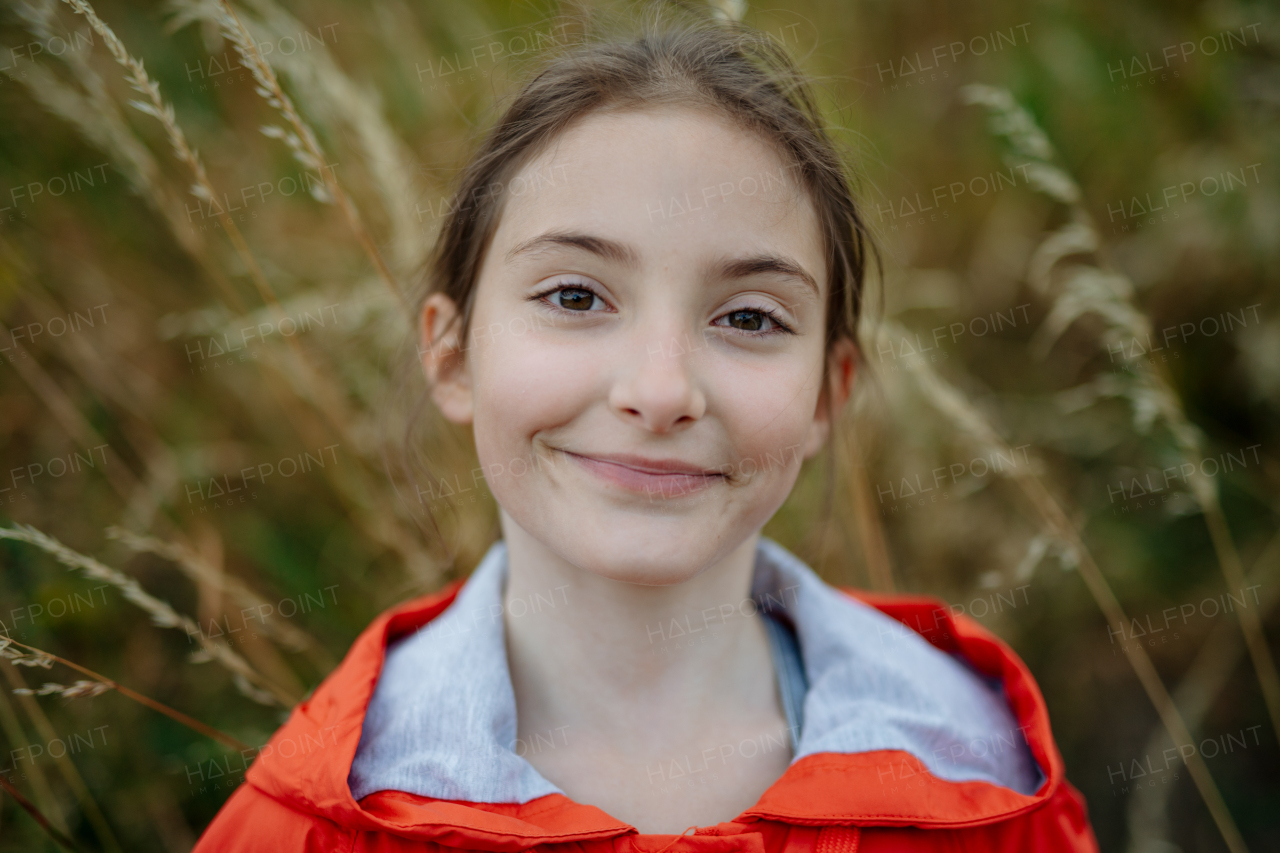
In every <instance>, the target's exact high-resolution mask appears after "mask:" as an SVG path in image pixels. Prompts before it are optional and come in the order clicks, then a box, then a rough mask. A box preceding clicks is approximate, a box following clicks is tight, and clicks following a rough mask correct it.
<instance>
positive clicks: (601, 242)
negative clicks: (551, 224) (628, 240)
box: [507, 231, 640, 267]
mask: <svg viewBox="0 0 1280 853" xmlns="http://www.w3.org/2000/svg"><path fill="white" fill-rule="evenodd" d="M549 246H568V247H570V248H574V249H581V250H583V251H586V252H590V253H591V254H593V255H596V256H597V257H600V258H604V259H605V260H606V261H613V262H614V263H618V264H623V265H624V266H628V267H638V266H640V257H639V255H637V254H636V252H635V250H633V249H632V248H630V247H629V246H624V245H623V244H622V243H618V242H615V241H613V240H607V239H605V238H604V237H593V236H591V235H590V234H582V233H579V232H576V231H553V232H550V233H548V234H543V235H542V236H540V237H534V238H533V239H532V240H525V241H524V242H523V243H521V244H520V245H518V246H516V247H515V248H514V249H512V250H511V251H509V252H507V262H508V263H510V262H511V261H512V260H513V259H514V258H515V257H516V256H517V255H522V254H524V253H526V252H533V251H537V250H539V249H545V248H547V247H549Z"/></svg>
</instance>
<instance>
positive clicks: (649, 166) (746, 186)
mask: <svg viewBox="0 0 1280 853" xmlns="http://www.w3.org/2000/svg"><path fill="white" fill-rule="evenodd" d="M552 230H576V231H582V232H586V233H592V234H598V235H599V236H602V237H606V238H609V239H613V240H616V241H619V242H625V243H628V244H631V245H633V246H634V247H635V248H636V249H637V251H638V252H639V253H640V255H641V256H642V258H649V259H654V260H656V259H667V260H673V259H687V260H692V259H694V258H701V257H706V256H709V255H724V254H741V253H746V252H750V253H759V252H761V251H772V252H775V253H777V254H781V255H787V256H791V257H795V258H796V259H797V260H798V261H800V262H801V263H802V264H803V265H804V266H805V267H806V268H807V269H808V270H809V271H810V273H811V274H812V275H813V276H814V278H815V279H818V281H819V282H823V281H825V279H826V270H825V269H824V268H823V266H822V258H823V257H824V253H823V250H822V241H821V231H820V228H819V225H818V217H817V214H816V212H815V211H814V208H813V203H812V201H811V199H810V198H809V194H808V193H807V192H806V191H805V190H804V189H803V187H802V185H801V183H800V181H799V178H798V174H797V169H796V168H795V167H794V166H793V165H792V164H790V163H789V162H787V161H784V159H783V158H782V157H780V156H779V155H778V153H777V152H776V151H775V150H774V149H773V148H772V147H771V146H770V145H769V144H768V142H767V141H765V140H764V139H763V138H761V137H760V136H759V135H758V134H755V133H752V132H749V131H747V130H744V129H743V128H741V127H739V126H737V125H735V124H733V123H732V122H730V121H729V120H728V119H727V118H725V117H722V116H721V115H719V114H717V113H715V112H714V111H711V110H701V111H700V110H696V109H692V108H659V109H653V108H650V109H643V110H626V111H613V112H596V113H593V114H591V115H588V116H586V117H585V118H583V119H581V120H580V121H578V122H576V123H574V124H573V125H571V126H570V127H569V128H568V129H567V130H566V131H564V132H563V133H561V134H560V135H559V136H558V137H557V138H556V139H555V140H553V141H552V142H551V143H550V145H549V146H548V147H547V149H546V150H545V151H543V152H541V153H540V154H539V155H538V156H537V157H535V158H534V159H533V160H531V161H530V162H529V163H528V164H527V165H526V166H525V167H524V168H523V169H521V170H520V171H519V172H518V173H517V174H516V175H515V176H513V178H512V179H511V180H510V181H509V182H508V184H507V187H506V201H505V205H504V212H503V216H502V218H501V220H500V222H499V225H498V229H497V232H496V233H495V236H494V243H493V248H494V249H499V248H500V247H504V246H510V245H513V244H515V243H517V242H519V241H522V240H525V239H528V238H530V237H533V236H536V235H537V234H539V233H543V232H546V231H552ZM503 251H505V248H504V249H503Z"/></svg>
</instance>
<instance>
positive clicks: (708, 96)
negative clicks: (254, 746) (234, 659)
mask: <svg viewBox="0 0 1280 853" xmlns="http://www.w3.org/2000/svg"><path fill="white" fill-rule="evenodd" d="M457 198H458V199H459V200H460V201H459V204H458V205H457V208H456V210H455V211H454V212H453V213H452V215H451V217H450V218H449V220H448V221H447V222H446V224H445V226H444V229H443V232H442V234H441V237H440V240H439V243H438V245H437V247H436V251H435V254H434V256H433V259H432V263H431V267H430V271H429V275H428V281H427V283H428V287H427V293H426V295H425V298H424V299H423V301H422V302H421V303H420V304H421V313H420V332H421V339H422V344H423V348H422V349H423V352H424V353H425V355H424V357H423V367H424V369H425V371H426V375H427V379H428V382H429V385H430V388H431V395H432V398H433V399H434V401H435V403H436V405H437V406H438V407H439V409H440V411H441V412H442V413H443V415H444V416H445V417H446V418H448V419H449V420H451V421H453V422H455V423H459V424H469V425H471V427H472V429H473V432H474V436H475V442H476V451H477V455H478V458H479V461H480V464H481V466H482V470H483V471H484V476H485V479H486V480H487V482H488V486H489V488H490V490H491V491H492V493H493V495H494V498H495V499H496V501H497V503H498V505H499V510H500V520H501V526H502V535H503V539H502V541H500V542H498V543H496V544H494V545H493V546H492V548H491V549H490V550H489V552H488V554H487V555H486V556H485V558H484V559H483V561H482V562H481V563H480V565H479V567H478V568H477V569H476V570H475V572H474V573H473V574H472V575H471V576H470V578H469V579H468V580H467V581H466V582H465V583H462V582H459V583H457V584H454V585H452V586H451V587H449V588H448V589H446V590H445V591H444V592H442V593H439V594H437V595H433V596H429V597H426V598H422V599H418V600H416V601H411V602H409V603H408V604H405V605H403V606H400V607H398V608H395V609H394V610H392V611H390V612H388V613H386V614H384V615H383V616H381V617H379V618H378V619H377V620H376V621H375V622H374V623H373V625H372V626H370V627H369V628H368V629H367V630H366V631H365V632H364V633H363V634H362V635H361V637H360V638H359V639H358V640H357V641H356V643H355V645H354V647H353V648H352V650H351V651H350V653H349V654H348V655H347V657H346V659H345V661H344V662H343V663H342V665H341V666H340V667H339V669H338V670H337V671H336V672H334V673H332V674H331V675H330V676H329V677H328V678H327V679H326V680H325V682H324V683H323V684H322V685H321V686H320V687H319V688H318V689H317V690H316V692H315V694H314V695H313V696H312V697H311V698H310V699H309V700H307V701H306V702H304V703H303V704H302V705H300V706H299V707H298V708H297V709H296V710H295V712H294V714H293V716H292V717H291V719H290V720H289V722H288V723H287V724H286V725H285V726H284V727H283V728H282V729H281V730H280V731H279V732H277V733H276V735H275V736H274V737H273V738H272V740H271V742H270V743H269V744H268V745H267V746H266V747H264V748H263V750H262V751H261V754H260V755H259V756H258V758H257V760H256V761H255V762H254V765H253V767H252V769H251V770H250V771H249V773H248V774H247V782H248V784H246V785H242V786H241V787H240V788H239V790H237V791H236V793H235V794H234V795H233V796H232V797H231V799H230V800H229V801H228V802H227V804H226V806H225V807H224V808H223V810H222V812H221V813H220V814H219V815H218V817H217V818H216V819H215V820H214V822H213V824H212V825H211V826H210V827H209V829H208V830H207V832H206V833H205V835H204V837H203V839H202V840H201V843H200V845H199V846H198V847H197V850H198V851H201V853H203V851H224V850H225V851H239V850H246V851H248V850H262V851H272V852H273V853H275V851H285V850H343V851H365V850H369V851H372V850H378V851H408V850H421V849H429V850H452V849H462V850H492V851H523V850H528V849H530V848H533V847H543V848H545V849H547V850H556V851H561V850H563V851H570V850H577V851H581V853H613V851H622V850H625V851H631V850H636V851H646V853H661V852H662V851H668V850H671V851H688V853H727V851H739V850H750V851H755V853H782V851H789V853H800V852H801V851H803V853H812V851H818V853H837V852H838V851H854V850H867V851H874V850H961V849H962V850H1029V849H1036V850H1072V851H1077V850H1094V849H1095V847H1096V845H1095V842H1094V839H1093V835H1092V832H1091V830H1090V828H1089V825H1088V822H1087V820H1086V817H1085V809H1084V804H1083V802H1082V800H1081V798H1080V796H1079V794H1078V793H1077V792H1076V791H1075V790H1074V789H1073V788H1072V787H1071V786H1070V785H1069V784H1068V783H1067V782H1066V781H1065V779H1064V778H1063V767H1062V759H1061V757H1060V756H1059V754H1058V751H1057V748H1056V747H1055V745H1054V743H1053V739H1052V735H1051V732H1050V729H1049V722H1048V716H1047V713H1046V710H1045V706H1044V702H1043V699H1042V698H1041V696H1040V692H1039V690H1038V689H1037V687H1036V685H1035V683H1034V682H1033V680H1032V678H1031V675H1030V674H1029V672H1028V671H1027V669H1026V667H1025V666H1024V665H1023V664H1022V662H1021V661H1019V660H1018V659H1017V657H1015V656H1014V654H1013V653H1012V652H1011V651H1010V650H1009V649H1008V648H1007V647H1006V646H1005V645H1004V644H1003V643H1001V642H1000V641H999V640H997V639H995V638H994V637H993V636H991V635H990V634H988V633H987V632H986V631H984V630H983V629H982V628H981V627H979V626H978V625H977V624H976V623H974V622H972V621H970V620H968V619H965V618H963V617H961V618H958V619H953V618H952V617H951V615H950V612H949V611H948V609H947V608H946V607H945V606H943V605H941V604H939V603H937V602H935V601H933V600H930V599H923V598H914V597H905V596H897V597H873V596H869V595H862V594H856V593H851V592H846V591H841V590H836V589H833V588H832V587H830V586H828V585H826V584H825V583H824V582H823V581H822V580H820V579H819V578H818V577H817V576H816V575H815V574H814V573H813V571H812V570H810V569H809V568H808V567H807V566H805V565H804V564H803V563H802V562H801V561H800V560H798V559H797V558H796V557H794V556H793V555H791V554H790V553H788V552H787V551H785V550H784V549H783V548H781V547H780V546H778V545H777V544H775V543H773V542H771V541H769V540H767V539H764V538H762V537H761V535H760V530H761V528H762V526H763V525H764V524H765V522H767V521H768V520H769V518H770V517H771V516H772V515H773V514H774V512H775V511H776V510H777V509H778V508H779V507H780V506H781V505H782V503H783V501H784V500H785V499H786V498H787V495H788V493H789V492H790V490H791V487H792V485H793V484H794V483H795V481H796V478H797V475H798V473H799V470H800V466H801V464H802V462H803V461H804V460H805V459H808V458H810V457H812V456H814V455H815V454H816V453H818V452H819V450H820V449H821V448H822V446H823V444H824V442H825V441H826V439H827V437H828V434H829V432H830V430H831V425H832V423H833V420H834V419H835V417H836V415H837V414H838V413H839V412H840V410H841V408H842V406H843V405H844V403H845V401H846V399H847V398H848V396H849V393H850V388H851V385H852V381H853V375H854V368H855V365H856V362H857V357H858V347H857V341H856V332H855V329H856V326H857V321H858V313H859V308H860V302H861V289H862V278H863V269H864V262H865V258H866V243H865V239H864V228H863V224H862V221H861V219H860V217H859V213H858V209H857V207H856V206H855V204H854V201H853V198H852V196H851V194H850V190H849V185H848V180H847V178H846V175H845V173H844V170H843V167H842V165H841V162H840V160H839V158H838V156H837V154H836V152H835V149H834V147H833V145H832V143H831V142H830V141H829V139H828V137H827V135H826V134H825V132H824V131H823V130H822V129H821V125H820V122H819V119H818V117H817V111H816V110H815V108H814V106H813V101H812V100H811V97H810V95H809V93H808V90H807V88H806V86H805V85H804V84H803V82H802V81H801V80H800V79H799V76H798V74H797V72H796V71H795V70H794V68H793V67H792V66H791V65H790V64H789V62H788V60H787V59H786V58H785V57H784V56H783V55H782V54H781V52H780V51H779V50H778V49H777V48H776V47H775V46H774V45H772V44H771V43H770V41H769V40H768V39H766V38H763V37H761V36H758V35H752V34H751V33H750V32H749V31H747V30H745V29H740V28H729V27H727V26H723V25H718V24H717V25H710V24H687V23H686V24H680V25H669V24H668V25H664V26H657V27H651V28H650V30H649V31H647V32H646V33H645V35H643V36H642V37H640V38H637V39H635V40H633V41H615V42H599V43H593V44H586V45H579V46H577V47H575V48H573V49H571V50H570V51H569V52H568V53H566V54H564V55H561V56H559V57H558V58H555V59H554V60H553V61H551V62H550V64H549V65H548V67H546V68H545V69H544V70H543V71H542V72H541V74H539V75H538V76H537V77H536V78H535V79H533V80H532V82H530V83H528V84H527V85H526V86H525V87H524V89H523V90H522V91H521V92H520V93H519V95H518V96H517V97H516V98H515V100H514V102H513V103H512V104H511V105H510V107H509V108H508V109H507V110H506V112H505V114H504V115H503V116H502V118H501V120H500V121H499V122H498V123H497V125H496V126H495V127H494V128H493V129H492V131H491V132H490V133H489V134H488V136H487V138H486V139H485V140H484V142H483V143H482V145H481V146H480V149H479V151H478V152H477V153H476V154H475V156H474V158H473V159H472V161H471V162H470V164H469V165H468V166H467V168H466V170H465V172H464V173H463V179H462V185H461V189H460V191H459V194H458V196H457Z"/></svg>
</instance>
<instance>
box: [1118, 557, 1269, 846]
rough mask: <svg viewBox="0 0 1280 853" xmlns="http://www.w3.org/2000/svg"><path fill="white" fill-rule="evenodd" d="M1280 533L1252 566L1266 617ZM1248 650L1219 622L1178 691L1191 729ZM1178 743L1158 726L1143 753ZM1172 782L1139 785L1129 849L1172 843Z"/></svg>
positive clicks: (1176, 699)
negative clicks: (1170, 816)
mask: <svg viewBox="0 0 1280 853" xmlns="http://www.w3.org/2000/svg"><path fill="white" fill-rule="evenodd" d="M1277 581H1280V533H1278V534H1276V535H1275V536H1274V537H1272V539H1271V542H1270V543H1269V544H1268V545H1267V547H1265V548H1263V551H1262V556H1260V557H1258V559H1257V560H1256V561H1255V562H1254V564H1253V571H1251V572H1250V573H1249V580H1248V582H1249V588H1250V589H1253V588H1255V587H1256V588H1257V589H1258V592H1257V593H1255V594H1256V595H1258V603H1257V607H1258V611H1259V616H1260V617H1261V618H1264V619H1265V618H1266V617H1267V616H1268V615H1269V614H1270V613H1271V612H1272V611H1274V610H1275V608H1276V606H1277V605H1280V584H1277ZM1244 651H1245V648H1244V643H1243V641H1242V639H1241V635H1240V634H1239V633H1238V632H1237V631H1236V630H1235V626H1233V625H1232V624H1231V623H1230V622H1226V621H1223V622H1219V623H1218V624H1217V625H1215V626H1214V628H1213V630H1212V631H1210V632H1209V636H1208V637H1207V638H1206V639H1205V641H1204V645H1203V646H1201V647H1200V651H1199V652H1198V653H1197V654H1196V657H1195V660H1193V661H1192V662H1191V665H1190V666H1189V667H1187V669H1186V671H1185V672H1184V673H1183V675H1182V681H1180V682H1179V683H1178V686H1177V687H1176V688H1175V689H1174V691H1173V701H1174V704H1175V705H1177V707H1178V710H1179V711H1180V712H1181V713H1182V715H1183V718H1184V719H1186V721H1187V724H1188V726H1189V727H1191V728H1193V729H1198V728H1199V727H1200V724H1201V723H1202V722H1203V720H1204V718H1205V716H1206V715H1207V714H1208V713H1209V711H1210V710H1211V709H1212V708H1213V705H1214V703H1215V702H1216V701H1217V700H1218V697H1219V696H1220V695H1221V693H1222V690H1223V688H1225V687H1226V686H1227V683H1228V682H1229V681H1230V679H1231V674H1232V673H1233V672H1235V669H1236V666H1237V665H1238V664H1239V662H1240V656H1241V654H1243V653H1244ZM1176 746H1178V744H1175V743H1174V742H1173V741H1172V740H1170V738H1169V733H1168V732H1167V731H1165V729H1164V728H1162V727H1157V728H1156V729H1155V730H1154V731H1152V732H1151V735H1150V737H1149V738H1148V739H1147V744H1146V747H1145V748H1144V750H1143V752H1144V753H1145V754H1146V755H1160V754H1162V753H1163V752H1164V750H1166V749H1173V748H1175V747H1176ZM1173 791H1174V787H1173V786H1172V785H1157V786H1147V787H1143V786H1139V787H1138V788H1137V789H1135V791H1134V794H1133V797H1132V798H1131V799H1130V800H1129V804H1128V808H1127V813H1128V823H1129V838H1130V844H1129V850H1130V853H1156V850H1157V849H1165V848H1164V845H1168V844H1169V843H1171V841H1170V839H1171V838H1172V833H1171V832H1170V829H1169V799H1170V797H1171V796H1172V794H1173Z"/></svg>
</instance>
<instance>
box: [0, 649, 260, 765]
mask: <svg viewBox="0 0 1280 853" xmlns="http://www.w3.org/2000/svg"><path fill="white" fill-rule="evenodd" d="M9 642H11V643H13V644H14V645H15V646H21V647H22V648H24V649H27V650H29V651H31V652H33V653H35V655H37V656H40V657H46V658H49V659H50V660H53V661H55V662H56V663H60V664H62V665H63V666H69V667H71V668H72V669H74V670H75V671H76V672H79V673H81V674H83V675H87V676H89V677H90V678H92V679H94V680H95V681H97V682H98V683H101V684H105V685H106V686H107V687H109V688H111V689H112V690H114V691H116V692H117V693H119V694H120V695H121V696H127V697H128V698H130V699H132V700H133V701H135V702H138V703H140V704H142V705H146V706H147V707H148V708H150V709H152V710H153V711H159V712H160V713H161V714H164V715H165V716H166V717H169V718H170V719H172V720H176V721H177V722H179V723H182V725H184V726H186V727H187V728H189V729H191V730H192V731H194V732H199V733H200V734H202V735H204V736H205V737H209V738H212V739H213V740H216V741H217V742H218V743H221V744H223V745H224V746H229V747H231V748H232V749H236V750H242V751H243V750H248V749H250V747H249V746H248V745H247V744H245V743H243V742H241V741H240V740H238V739H236V738H234V737H232V736H231V735H229V734H227V733H226V732H220V731H218V730H217V729H215V728H214V727H213V726H209V725H205V724H204V723H202V722H200V721H199V720H197V719H196V718H195V717H190V716H187V715H186V714H184V713H182V712H181V711H178V710H176V709H174V708H170V707H169V706H168V705H166V704H164V703H163V702H157V701H156V700H155V699H152V698H150V697H149V696H143V695H142V694H141V693H139V692H137V691H136V690H131V689H130V688H128V687H125V686H124V685H123V684H121V683H119V682H118V681H113V680H111V679H110V678H107V677H106V676H105V675H99V674H98V673H96V672H94V671H93V670H91V669H88V668H86V667H83V666H81V665H80V664H78V663H73V662H72V661H69V660H67V659H66V658H60V657H58V656H57V655H55V654H51V653H49V652H46V651H44V650H43V649H38V648H36V647H35V646H29V645H27V644H26V643H19V642H18V641H17V640H9ZM26 698H27V699H30V698H31V697H29V696H28V697H26ZM31 701H34V700H31ZM37 707H38V706H37ZM45 722H46V723H47V722H48V720H47V719H46V720H45ZM49 732H50V739H51V740H52V739H53V736H54V735H55V733H54V732H53V729H52V727H50V729H49Z"/></svg>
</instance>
